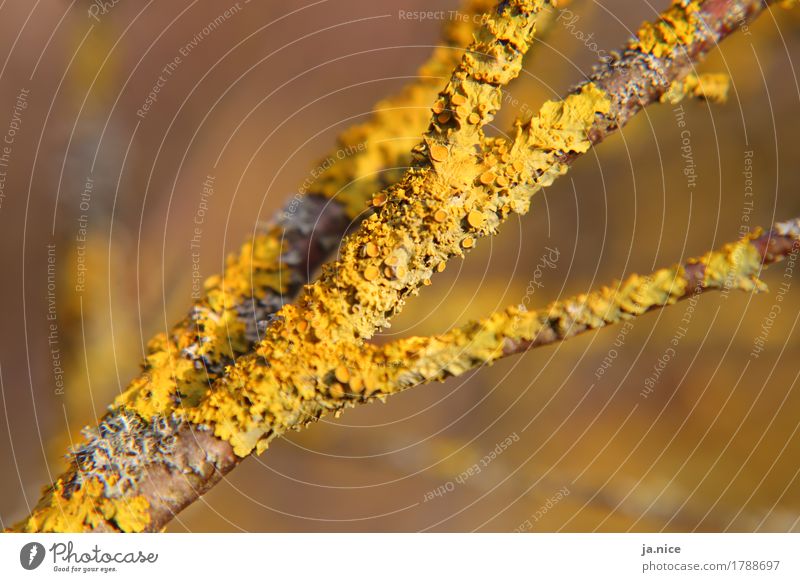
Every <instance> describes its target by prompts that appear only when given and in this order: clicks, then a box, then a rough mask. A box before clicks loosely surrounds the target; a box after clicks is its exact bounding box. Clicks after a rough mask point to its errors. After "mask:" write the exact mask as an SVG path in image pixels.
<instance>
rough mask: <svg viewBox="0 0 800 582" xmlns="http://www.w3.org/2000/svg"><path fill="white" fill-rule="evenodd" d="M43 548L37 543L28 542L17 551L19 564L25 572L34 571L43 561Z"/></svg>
mask: <svg viewBox="0 0 800 582" xmlns="http://www.w3.org/2000/svg"><path fill="white" fill-rule="evenodd" d="M44 554H45V552H44V546H43V545H42V544H40V543H39V542H30V543H27V544H25V545H24V546H22V549H21V550H20V551H19V563H20V564H22V567H23V568H25V569H26V570H35V569H36V568H38V567H39V566H41V565H42V562H43V561H44Z"/></svg>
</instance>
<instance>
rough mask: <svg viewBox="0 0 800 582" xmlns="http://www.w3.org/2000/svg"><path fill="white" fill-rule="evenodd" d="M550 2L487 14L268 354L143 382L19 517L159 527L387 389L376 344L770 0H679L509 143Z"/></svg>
mask: <svg viewBox="0 0 800 582" xmlns="http://www.w3.org/2000/svg"><path fill="white" fill-rule="evenodd" d="M542 5H543V2H542V1H535V0H528V1H525V0H518V1H516V2H504V3H502V4H501V5H500V7H499V8H498V11H497V13H496V14H495V15H493V16H492V17H490V18H488V19H487V20H486V23H485V25H484V26H483V27H482V29H481V30H480V31H479V32H478V34H477V38H476V42H475V44H474V45H473V46H472V49H471V51H470V52H468V53H467V54H466V55H465V57H464V59H463V60H462V62H461V64H460V65H459V66H458V67H457V69H456V71H455V73H454V75H453V76H452V78H451V81H450V84H449V85H448V87H447V88H446V89H445V90H444V91H443V92H442V94H441V95H442V98H441V100H440V101H439V102H437V104H436V105H435V106H434V113H435V114H436V116H435V118H434V120H433V122H432V124H431V127H430V128H429V130H428V132H427V134H426V136H425V139H424V141H423V143H422V144H421V145H420V146H419V147H417V148H416V149H415V151H414V167H413V168H412V169H411V170H410V171H409V172H408V173H407V174H406V175H405V176H404V178H403V179H402V180H401V181H400V182H399V183H398V184H396V185H394V186H392V187H390V188H389V189H387V190H385V191H384V192H382V193H380V194H378V195H376V196H375V198H374V201H375V203H376V205H377V206H383V207H382V208H381V212H380V216H379V217H378V216H373V217H371V218H370V219H369V220H367V221H365V223H364V225H363V226H362V228H361V230H360V231H359V232H358V233H356V234H355V235H354V236H351V237H349V238H348V239H347V240H346V241H345V243H344V246H343V251H342V258H341V259H340V260H339V261H337V262H336V263H334V264H332V265H329V266H327V267H326V268H325V269H324V270H323V274H322V276H321V277H320V279H319V280H318V281H317V282H316V283H315V284H313V285H311V286H308V287H307V288H306V289H305V290H304V292H303V294H302V296H301V298H300V299H299V300H298V301H297V302H296V303H295V304H292V305H286V306H284V307H283V308H282V309H281V311H280V312H279V314H278V317H277V318H276V319H275V321H274V322H273V324H272V325H271V326H270V327H269V328H268V329H267V330H266V334H265V336H264V339H263V340H262V341H261V342H260V344H259V346H258V348H257V351H256V355H254V356H244V357H241V358H239V359H238V360H237V361H236V363H235V364H234V365H233V366H231V367H230V369H229V370H228V371H227V372H226V373H225V374H224V375H222V376H221V377H220V378H219V379H218V380H217V381H216V382H215V383H214V385H213V386H212V387H211V388H210V389H206V386H205V385H203V386H197V385H189V386H184V385H181V387H180V389H177V388H176V384H175V382H174V381H173V380H172V378H173V377H174V376H175V375H176V374H175V373H174V372H175V371H174V370H173V373H172V374H170V375H169V377H167V378H157V377H155V376H154V375H153V376H150V377H149V378H148V377H145V378H143V380H142V381H141V382H139V383H136V382H134V384H133V385H132V387H131V389H130V390H129V391H128V392H126V393H125V394H124V395H123V396H122V397H121V398H120V399H118V402H117V406H118V407H117V408H116V409H115V410H114V411H112V412H111V413H109V415H107V416H106V418H105V419H104V421H103V423H101V425H100V428H99V429H98V431H96V432H93V433H92V434H90V435H89V438H88V442H87V443H86V444H85V445H83V447H82V448H81V449H80V450H79V451H78V452H77V453H76V455H75V458H74V461H75V462H74V466H73V468H72V469H71V470H70V471H69V472H68V473H67V474H65V475H64V476H62V477H61V478H59V479H58V481H57V482H56V483H55V484H54V486H53V487H52V488H51V489H50V491H49V492H48V493H47V494H46V495H45V497H44V498H43V499H42V501H41V502H40V504H39V506H38V507H37V509H36V510H35V511H34V513H33V514H32V515H31V516H30V517H29V518H28V519H27V520H25V521H24V522H23V523H21V524H19V526H18V529H22V530H26V531H75V530H86V529H94V530H103V529H106V530H112V531H142V530H157V529H160V528H161V527H163V525H164V524H166V523H167V522H168V521H169V520H170V519H171V518H172V517H173V515H174V514H175V513H176V512H177V511H179V510H180V509H182V508H183V507H185V506H186V505H187V504H188V503H191V502H192V501H193V500H194V499H196V498H197V497H198V496H199V495H200V494H202V493H203V492H204V491H206V490H207V489H208V488H210V487H211V486H213V484H214V483H215V482H216V481H218V480H219V479H220V478H221V477H222V475H224V474H225V473H226V472H227V471H229V470H230V469H232V468H233V467H234V466H235V465H236V464H237V463H238V462H239V460H240V459H241V458H243V457H244V456H246V455H247V454H249V453H250V452H251V451H252V450H254V449H256V450H258V451H259V452H260V451H261V450H263V449H264V448H265V447H266V446H267V444H268V443H269V441H270V440H271V439H272V438H275V437H276V436H278V435H280V434H282V433H283V432H285V431H286V430H289V429H297V428H300V427H302V426H304V425H306V424H307V423H308V422H310V421H313V420H316V419H317V418H319V417H320V416H322V415H323V414H325V413H326V412H329V411H338V410H341V409H342V408H344V407H346V406H352V405H354V403H355V402H357V401H366V400H370V399H372V398H374V397H376V396H380V395H381V392H380V391H381V390H384V391H388V389H387V387H380V386H377V385H374V384H372V382H371V380H370V378H371V375H369V374H366V375H363V376H362V375H358V374H354V373H353V371H359V370H362V369H366V368H367V367H368V361H366V360H364V359H363V352H365V351H366V352H369V350H365V346H364V344H363V341H364V340H366V339H368V338H369V337H370V336H371V335H372V334H373V333H374V332H375V330H376V329H377V328H378V327H380V326H381V325H386V324H387V323H388V319H389V318H390V317H391V315H392V314H393V313H396V312H397V311H398V310H399V309H400V308H401V307H402V305H403V303H404V302H405V300H406V299H407V298H408V297H409V296H410V295H413V294H415V293H416V292H417V291H418V290H419V288H420V287H421V286H422V285H423V284H425V283H426V282H428V281H429V278H430V277H431V276H432V274H433V272H434V271H435V270H440V269H441V265H443V264H444V263H445V262H446V260H448V259H449V258H450V257H452V256H454V255H461V254H463V251H464V250H465V249H469V248H471V247H472V246H474V244H475V240H476V239H477V238H479V237H481V236H485V235H488V234H490V233H493V232H494V231H495V230H496V228H497V226H498V225H499V224H500V223H501V222H502V221H503V220H505V219H506V218H507V217H508V215H509V214H510V213H511V212H524V211H526V210H527V208H528V204H529V198H530V196H531V195H532V194H533V193H535V192H536V191H537V190H538V189H540V188H541V187H542V186H546V185H548V184H550V183H551V182H552V181H553V180H554V179H555V178H556V177H557V176H559V175H561V174H563V173H564V172H566V170H567V167H568V164H569V163H571V162H572V161H573V160H574V159H576V158H577V157H578V156H579V155H580V154H582V153H584V152H585V151H587V150H588V149H589V147H590V146H591V145H592V144H595V143H599V142H600V141H602V139H604V138H605V137H606V136H607V135H609V134H610V133H612V132H613V131H614V130H616V129H617V128H618V127H620V126H621V125H623V124H624V123H625V122H626V121H627V120H628V119H629V118H630V117H631V116H632V115H633V114H634V113H635V112H637V111H639V110H640V109H641V108H642V107H644V106H645V105H647V104H648V103H651V102H654V101H657V100H658V99H659V97H660V96H661V95H663V94H664V92H666V91H667V90H668V89H669V87H670V84H671V83H672V82H673V81H675V80H677V79H680V78H681V77H682V76H683V75H685V74H686V73H687V72H688V71H689V70H690V68H691V64H692V62H693V61H694V60H696V59H699V58H700V57H702V56H703V55H704V54H705V53H706V52H707V51H708V50H710V48H712V47H713V46H714V45H715V44H716V42H718V41H720V40H722V39H723V38H724V37H725V36H727V35H728V34H729V33H730V32H732V31H733V30H735V29H736V28H737V27H738V26H740V25H741V24H743V23H744V22H746V21H747V20H748V19H749V18H752V17H753V16H755V15H757V14H758V13H759V12H760V11H761V10H763V9H764V7H765V3H764V2H761V1H755V0H706V2H703V3H698V2H675V3H674V4H673V6H672V7H671V8H670V9H669V10H668V11H667V12H666V13H665V14H664V15H662V19H661V20H660V21H659V22H658V23H656V24H654V25H645V27H643V29H642V31H640V35H639V39H638V40H636V41H634V42H632V43H630V44H629V45H628V46H627V48H626V49H625V51H624V52H623V53H622V54H621V55H620V56H619V57H618V58H616V59H615V60H614V61H612V62H611V63H608V64H606V65H605V66H603V67H602V68H601V69H599V70H598V71H597V72H596V73H595V74H594V75H593V76H592V78H591V79H589V80H588V81H587V82H586V83H584V84H582V85H581V86H580V87H579V88H578V89H576V91H575V92H573V93H572V94H571V95H570V96H568V97H567V98H566V99H565V100H564V101H561V102H549V103H547V104H545V106H544V107H543V108H542V109H541V110H540V112H539V114H538V115H537V116H535V117H534V118H532V119H531V120H530V121H528V122H526V123H518V125H517V133H516V137H515V138H514V140H512V142H511V143H507V142H505V141H504V140H500V139H486V138H485V137H484V136H483V134H482V132H481V127H482V126H483V125H484V124H485V123H487V122H488V121H489V120H490V119H491V118H492V116H493V115H494V113H495V111H496V110H497V108H498V107H499V104H500V98H501V97H500V95H501V94H500V86H501V85H502V84H503V83H506V82H508V81H509V80H510V79H511V78H513V76H514V75H515V74H516V73H517V72H518V70H519V67H520V64H521V58H522V54H524V52H525V50H527V47H528V45H529V43H530V38H531V31H532V28H533V24H534V22H535V14H536V12H537V11H538V10H540V9H541V8H542ZM676 31H677V32H679V33H680V34H678V33H677V32H676ZM445 112H447V113H449V115H442V114H443V113H445ZM271 251H272V252H273V253H277V252H279V251H276V250H275V249H271ZM270 257H271V255H270ZM247 266H248V265H244V266H243V270H244V269H245V267H247ZM267 287H269V286H267ZM212 288H213V285H212ZM222 289H223V291H222V295H221V296H220V297H219V298H218V302H219V303H220V307H221V308H223V309H227V308H228V306H229V305H231V304H232V302H229V301H227V300H226V298H225V295H224V287H223V288H222ZM212 307H214V305H212ZM232 322H233V323H236V322H237V320H236V318H235V317H231V318H230V321H228V320H225V321H223V322H222V324H221V325H224V326H229V325H231V323H232ZM215 325H217V326H219V325H220V324H219V323H215ZM164 343H165V344H166V340H164ZM177 345H178V346H179V347H183V346H181V344H180V343H178V344H177ZM160 349H161V352H159V353H162V359H163V358H164V357H165V358H166V359H167V360H174V359H176V355H175V354H174V353H173V352H174V350H175V348H173V347H172V346H166V345H165V346H161V347H160ZM164 354H166V355H164ZM232 355H233V354H232ZM232 355H231V356H232ZM349 362H354V363H356V365H353V366H352V368H351V367H350V366H348V365H345V363H349ZM153 363H154V364H156V365H160V362H158V361H156V362H153ZM170 367H172V366H170ZM170 367H168V368H167V369H169V368H170ZM193 369H194V366H192V368H191V369H184V370H179V371H178V374H177V376H178V377H180V378H183V375H184V373H187V374H188V375H189V376H191V375H193V374H194V371H193ZM220 372H221V370H220ZM176 401H180V406H176V404H177V403H176Z"/></svg>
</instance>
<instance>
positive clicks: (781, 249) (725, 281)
mask: <svg viewBox="0 0 800 582" xmlns="http://www.w3.org/2000/svg"><path fill="white" fill-rule="evenodd" d="M798 251H800V218H795V219H793V220H791V221H788V222H784V223H778V224H776V225H774V226H773V227H772V229H770V230H769V231H768V232H766V233H761V232H760V231H756V233H754V234H752V235H750V236H748V237H746V238H744V239H742V240H740V241H738V242H736V243H730V244H727V245H725V246H724V247H723V248H722V249H720V250H718V251H713V252H709V253H707V254H705V255H703V256H702V257H700V258H696V259H689V260H688V261H687V262H686V263H684V264H683V265H674V266H673V267H670V268H667V269H661V270H659V271H656V272H655V273H653V274H651V275H647V276H645V277H642V276H639V275H633V276H631V277H629V278H628V279H626V280H625V281H622V282H617V283H615V284H613V285H612V286H610V287H602V288H600V289H599V290H597V291H593V292H591V293H588V294H582V295H578V296H577V297H572V298H568V299H564V300H561V301H556V302H554V303H552V304H550V305H549V306H548V307H547V308H545V309H542V310H540V311H526V310H524V309H520V308H518V307H509V308H508V309H506V310H505V311H500V312H497V313H494V314H492V315H490V316H489V317H487V318H485V319H483V320H481V321H479V322H473V323H470V324H468V325H465V326H463V327H459V328H456V329H454V330H452V331H449V332H447V333H445V334H442V335H439V336H435V337H416V338H409V339H402V340H398V341H395V342H392V343H390V344H387V345H385V346H382V347H373V354H372V355H371V363H370V366H369V369H368V370H365V371H364V372H362V373H373V374H376V377H375V378H374V379H373V380H372V381H373V383H375V384H376V385H377V386H379V387H381V388H379V390H378V391H376V392H375V393H374V394H379V393H380V394H382V395H388V394H391V393H395V392H398V391H400V390H403V389H405V388H409V387H413V386H417V385H419V384H423V383H427V382H432V381H441V380H444V379H446V378H448V377H450V376H458V375H461V374H463V373H465V372H467V371H469V370H472V369H474V368H478V367H480V366H484V365H488V364H491V363H493V362H495V361H497V360H499V359H501V358H505V357H507V356H510V355H513V354H519V353H523V352H526V351H527V350H529V349H531V348H535V347H540V346H545V345H549V344H553V343H556V342H560V341H563V340H566V339H569V338H572V337H574V336H576V335H579V334H582V333H585V332H588V331H593V330H597V329H602V328H604V327H606V326H609V325H614V324H617V323H621V322H623V321H627V320H630V319H633V318H635V317H638V316H640V315H644V314H646V313H649V312H650V311H654V310H656V309H659V308H661V307H665V306H667V305H673V304H675V303H677V302H678V301H681V300H684V299H688V298H691V297H697V296H699V295H700V294H702V293H705V292H707V291H714V290H726V291H727V290H731V289H737V290H741V291H748V292H758V291H762V290H764V289H765V288H766V287H765V285H764V284H763V283H762V282H761V281H759V279H758V276H759V274H760V273H761V270H762V268H763V267H765V266H769V265H771V264H774V263H777V262H780V261H782V260H784V259H786V258H789V260H791V261H792V262H794V261H796V260H797V255H798ZM383 387H386V388H387V389H386V390H384V389H383Z"/></svg>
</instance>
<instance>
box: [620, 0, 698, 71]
mask: <svg viewBox="0 0 800 582" xmlns="http://www.w3.org/2000/svg"><path fill="white" fill-rule="evenodd" d="M700 4H701V2H700V1H699V0H672V5H671V6H670V7H669V8H668V9H667V10H666V11H664V12H662V13H661V15H660V17H659V19H658V20H657V21H656V22H645V23H644V24H642V26H641V28H639V31H638V32H637V33H636V38H635V39H634V41H633V42H632V43H631V47H633V48H636V49H638V50H640V51H642V52H645V53H649V54H652V55H653V56H655V57H657V58H661V57H664V56H668V55H670V54H671V53H672V51H673V50H675V49H676V48H678V47H680V46H686V45H689V44H690V43H691V42H692V41H693V40H694V36H695V34H696V31H697V27H698V25H699V20H698V18H697V13H698V12H699V10H700Z"/></svg>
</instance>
